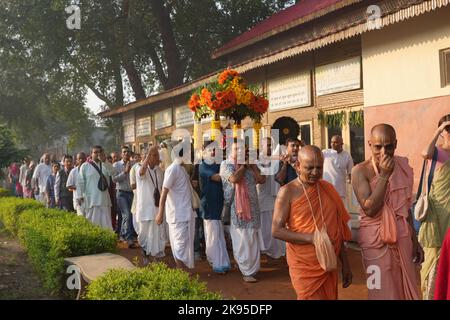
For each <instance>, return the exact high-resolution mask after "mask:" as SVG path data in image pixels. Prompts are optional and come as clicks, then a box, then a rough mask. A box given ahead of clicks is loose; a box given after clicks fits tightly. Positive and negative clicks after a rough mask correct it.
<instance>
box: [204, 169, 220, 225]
mask: <svg viewBox="0 0 450 320" xmlns="http://www.w3.org/2000/svg"><path fill="white" fill-rule="evenodd" d="M219 172H220V165H219V164H207V163H205V162H202V163H201V164H200V166H199V175H200V189H201V197H200V203H201V213H202V216H203V218H204V219H207V220H220V219H221V215H222V209H223V188H222V182H217V181H213V180H211V177H212V176H214V175H215V174H218V173H219Z"/></svg>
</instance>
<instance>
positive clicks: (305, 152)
mask: <svg viewBox="0 0 450 320" xmlns="http://www.w3.org/2000/svg"><path fill="white" fill-rule="evenodd" d="M298 156H299V159H300V161H302V160H305V159H306V158H314V165H315V166H316V165H317V164H319V163H321V162H322V161H323V156H322V151H321V150H320V149H319V148H318V147H316V146H305V147H303V148H302V149H300V151H299V152H298Z"/></svg>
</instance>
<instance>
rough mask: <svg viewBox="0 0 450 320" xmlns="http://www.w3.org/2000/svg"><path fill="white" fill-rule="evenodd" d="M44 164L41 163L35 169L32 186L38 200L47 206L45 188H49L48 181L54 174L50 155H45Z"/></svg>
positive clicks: (43, 157)
mask: <svg viewBox="0 0 450 320" xmlns="http://www.w3.org/2000/svg"><path fill="white" fill-rule="evenodd" d="M41 159H42V160H43V162H42V163H39V164H38V165H37V166H36V169H34V173H33V178H32V180H31V181H32V182H31V185H32V187H33V190H34V191H35V194H36V200H38V201H40V202H41V203H42V204H44V205H45V204H46V201H45V200H46V197H45V188H46V186H47V179H48V177H49V176H50V175H51V174H52V167H51V165H50V154H48V153H45V154H44V155H43V156H42V158H41Z"/></svg>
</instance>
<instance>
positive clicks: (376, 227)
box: [352, 124, 423, 300]
mask: <svg viewBox="0 0 450 320" xmlns="http://www.w3.org/2000/svg"><path fill="white" fill-rule="evenodd" d="M369 146H370V149H371V152H372V156H371V158H370V159H369V160H367V161H364V162H362V163H360V164H359V165H358V166H356V167H355V168H354V170H353V172H352V185H353V189H354V191H355V195H356V197H357V199H358V202H359V204H360V205H361V224H360V230H359V245H360V247H361V250H362V251H361V253H362V256H363V265H364V268H365V269H366V270H379V272H378V273H379V274H376V275H374V277H378V279H377V281H374V282H373V283H372V285H370V284H371V283H370V279H369V281H368V282H369V283H368V289H369V299H370V300H414V299H419V298H420V295H419V287H418V285H419V282H418V277H417V267H418V264H420V263H422V262H423V250H422V248H421V247H420V245H419V243H418V241H417V237H416V234H415V232H414V231H413V225H412V219H411V214H410V212H409V209H410V208H411V202H412V187H413V170H412V168H411V167H410V166H409V165H408V159H406V158H403V157H399V156H395V155H394V153H395V149H396V148H397V139H396V133H395V130H394V128H393V127H392V126H390V125H387V124H379V125H377V126H375V127H374V128H373V129H372V131H371V138H370V141H369ZM416 263H417V264H416ZM372 278H373V277H372V276H371V279H372Z"/></svg>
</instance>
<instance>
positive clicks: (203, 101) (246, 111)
mask: <svg viewBox="0 0 450 320" xmlns="http://www.w3.org/2000/svg"><path fill="white" fill-rule="evenodd" d="M188 105H189V109H191V111H192V112H194V119H195V120H196V123H197V125H199V122H200V120H201V119H202V118H207V117H212V118H213V120H212V122H211V129H217V130H220V116H225V117H227V118H228V119H232V120H234V126H233V131H234V132H233V136H234V137H235V136H236V131H237V129H240V128H241V121H242V120H244V119H245V118H246V117H250V118H251V119H252V120H253V121H254V129H255V132H256V135H254V142H256V143H254V145H256V146H258V141H259V129H260V128H261V119H262V117H263V115H264V113H266V112H267V109H268V107H269V102H268V100H267V99H266V98H265V97H264V95H262V94H260V93H259V88H257V87H250V86H249V85H248V84H247V83H246V81H245V80H244V79H243V78H242V77H241V75H240V74H239V73H238V72H237V71H235V70H231V69H227V70H225V71H223V72H222V73H220V74H219V76H218V79H217V82H214V83H212V84H209V85H206V86H204V87H202V88H199V89H198V90H196V91H195V92H194V93H193V94H192V95H191V98H190V99H189V102H188ZM213 132H214V131H213ZM212 138H214V137H212ZM194 144H195V142H194Z"/></svg>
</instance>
